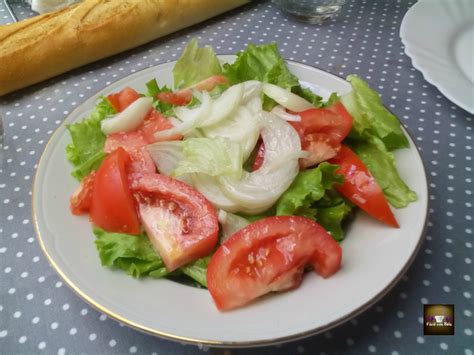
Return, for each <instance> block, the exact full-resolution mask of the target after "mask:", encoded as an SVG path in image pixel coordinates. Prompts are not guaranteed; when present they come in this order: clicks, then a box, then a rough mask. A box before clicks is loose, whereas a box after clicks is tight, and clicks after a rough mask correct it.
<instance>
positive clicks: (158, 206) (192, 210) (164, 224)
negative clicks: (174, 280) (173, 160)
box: [131, 174, 219, 271]
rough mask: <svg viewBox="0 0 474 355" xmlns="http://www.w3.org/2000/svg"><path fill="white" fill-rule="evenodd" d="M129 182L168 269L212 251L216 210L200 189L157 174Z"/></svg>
mask: <svg viewBox="0 0 474 355" xmlns="http://www.w3.org/2000/svg"><path fill="white" fill-rule="evenodd" d="M131 186H132V190H133V191H134V195H135V199H136V200H137V201H138V210H139V215H140V219H141V221H142V223H143V226H144V227H145V230H146V232H147V235H148V238H149V239H150V241H151V243H152V245H153V247H154V248H155V250H156V251H157V252H158V254H159V255H160V256H161V257H162V258H163V261H164V263H165V265H166V268H167V269H168V270H169V271H172V270H176V269H177V268H179V267H180V266H183V265H185V264H187V263H189V262H191V261H193V260H196V259H198V258H201V257H204V256H206V255H209V254H210V253H211V252H212V250H213V249H214V247H215V246H216V243H217V233H218V231H219V226H218V222H217V214H216V210H215V209H214V207H213V206H212V205H211V203H210V202H209V201H208V200H207V199H206V198H205V197H204V196H203V195H202V194H201V193H200V192H199V191H197V190H195V189H194V188H192V187H191V186H189V185H187V184H185V183H184V182H182V181H179V180H176V179H173V178H170V177H168V176H165V175H159V174H145V175H142V176H138V175H137V176H134V177H133V178H132V183H131Z"/></svg>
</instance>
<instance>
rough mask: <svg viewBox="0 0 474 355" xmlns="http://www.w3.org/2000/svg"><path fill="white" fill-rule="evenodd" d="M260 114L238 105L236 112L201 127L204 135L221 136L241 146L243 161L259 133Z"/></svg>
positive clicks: (253, 145)
mask: <svg viewBox="0 0 474 355" xmlns="http://www.w3.org/2000/svg"><path fill="white" fill-rule="evenodd" d="M259 120H260V115H259V114H255V113H252V112H251V111H250V110H249V109H248V108H247V107H245V106H240V107H239V108H238V110H237V111H236V113H235V114H234V115H232V116H230V117H228V118H227V119H226V120H224V121H222V122H220V123H219V124H217V125H213V126H210V127H206V128H203V130H202V131H203V133H204V135H205V136H206V137H210V138H216V137H222V138H227V139H230V140H231V141H233V142H237V143H239V144H240V145H241V146H242V154H243V157H244V161H245V160H247V158H248V157H249V156H250V154H251V153H252V150H253V149H254V148H255V145H256V144H257V140H258V136H259V134H260V125H259Z"/></svg>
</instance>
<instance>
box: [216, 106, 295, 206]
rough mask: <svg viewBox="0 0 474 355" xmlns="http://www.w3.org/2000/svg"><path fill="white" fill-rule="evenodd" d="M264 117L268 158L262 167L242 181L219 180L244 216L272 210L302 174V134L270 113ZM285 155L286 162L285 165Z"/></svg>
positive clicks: (225, 178) (266, 155)
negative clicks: (300, 163)
mask: <svg viewBox="0 0 474 355" xmlns="http://www.w3.org/2000/svg"><path fill="white" fill-rule="evenodd" d="M264 115H265V116H266V117H265V120H266V122H265V126H264V127H263V129H262V139H263V142H264V144H265V156H264V160H263V165H262V167H261V168H260V169H258V170H256V171H254V172H252V173H244V176H243V178H242V179H240V180H237V179H233V178H231V177H228V176H223V177H219V182H220V184H221V185H222V187H223V191H224V193H225V194H226V196H227V197H228V198H229V199H231V200H233V201H234V202H236V203H238V204H239V206H240V207H239V209H238V211H241V212H244V213H260V212H263V211H265V210H267V209H268V208H270V207H271V206H272V205H273V204H274V203H275V202H276V201H277V200H278V198H279V197H280V196H281V194H282V193H283V192H284V191H285V190H286V189H287V188H288V187H289V186H290V184H291V183H292V182H293V180H294V178H295V177H296V175H297V174H298V172H299V165H298V157H299V154H301V153H300V152H301V143H300V138H299V136H298V133H297V132H296V131H295V130H294V128H293V127H292V126H291V125H290V124H289V123H288V122H286V121H284V120H282V119H280V118H278V117H275V116H274V115H271V114H268V113H264ZM285 156H286V160H285V161H284V162H282V161H281V159H282V157H285ZM275 162H279V164H278V167H276V168H272V165H273V164H274V163H275Z"/></svg>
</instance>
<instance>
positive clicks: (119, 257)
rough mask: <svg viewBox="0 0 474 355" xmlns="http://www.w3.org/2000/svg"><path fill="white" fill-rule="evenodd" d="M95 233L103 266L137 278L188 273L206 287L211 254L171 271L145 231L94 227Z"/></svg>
mask: <svg viewBox="0 0 474 355" xmlns="http://www.w3.org/2000/svg"><path fill="white" fill-rule="evenodd" d="M94 234H95V236H96V241H95V245H96V248H97V251H98V252H99V257H100V261H101V263H102V265H103V266H106V267H112V268H118V269H121V270H123V271H125V272H126V273H127V274H128V275H130V276H133V277H136V278H139V277H144V276H149V277H153V278H157V279H158V278H162V277H168V276H170V277H171V276H179V275H182V274H185V275H188V276H189V277H191V278H192V279H193V280H195V281H196V282H197V283H199V284H200V285H202V286H204V287H206V272H207V265H208V264H209V260H210V257H205V258H202V259H198V260H196V261H194V262H192V263H189V264H188V265H185V266H183V267H181V268H180V269H178V270H175V271H173V272H172V273H170V272H169V271H168V270H167V269H166V266H165V264H164V262H163V259H161V257H160V256H159V254H158V253H157V252H156V251H155V250H154V249H153V247H152V245H151V242H150V240H149V239H148V237H147V236H146V234H141V235H138V236H136V235H130V234H124V233H110V232H106V231H104V230H103V229H101V228H94Z"/></svg>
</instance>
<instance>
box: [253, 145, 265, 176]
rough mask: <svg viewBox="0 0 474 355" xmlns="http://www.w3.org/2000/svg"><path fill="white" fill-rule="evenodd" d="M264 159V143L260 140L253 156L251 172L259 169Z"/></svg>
mask: <svg viewBox="0 0 474 355" xmlns="http://www.w3.org/2000/svg"><path fill="white" fill-rule="evenodd" d="M264 159H265V143H263V140H262V139H261V138H260V139H259V140H258V142H257V154H256V155H255V160H254V161H253V165H252V171H255V170H258V169H260V167H261V166H262V165H263V160H264Z"/></svg>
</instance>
